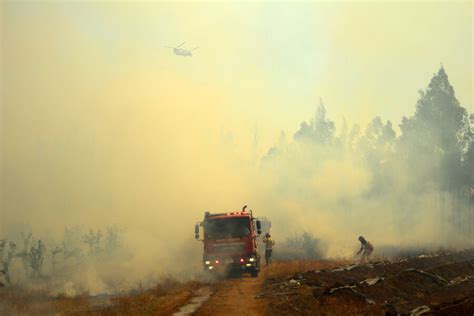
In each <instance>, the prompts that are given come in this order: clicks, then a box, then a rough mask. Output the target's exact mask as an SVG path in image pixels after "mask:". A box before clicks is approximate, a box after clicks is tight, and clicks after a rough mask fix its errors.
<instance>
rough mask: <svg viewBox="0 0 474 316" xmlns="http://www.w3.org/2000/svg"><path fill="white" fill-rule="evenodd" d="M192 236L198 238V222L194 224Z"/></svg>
mask: <svg viewBox="0 0 474 316" xmlns="http://www.w3.org/2000/svg"><path fill="white" fill-rule="evenodd" d="M194 238H196V239H199V224H196V225H194Z"/></svg>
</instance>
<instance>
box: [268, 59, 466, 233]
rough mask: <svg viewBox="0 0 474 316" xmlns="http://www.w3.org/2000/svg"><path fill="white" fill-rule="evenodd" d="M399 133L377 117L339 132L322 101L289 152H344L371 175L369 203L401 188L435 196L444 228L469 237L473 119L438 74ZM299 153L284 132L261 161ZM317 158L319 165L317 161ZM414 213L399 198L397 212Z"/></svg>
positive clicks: (442, 72) (442, 74) (443, 73)
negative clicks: (306, 150) (356, 158)
mask: <svg viewBox="0 0 474 316" xmlns="http://www.w3.org/2000/svg"><path fill="white" fill-rule="evenodd" d="M399 128H400V134H399V135H397V133H396V131H395V129H394V127H393V125H392V122H391V121H386V122H384V121H383V120H382V118H380V117H379V116H377V117H375V118H374V119H372V120H371V122H370V123H369V124H368V126H367V128H366V129H365V130H362V129H361V127H360V126H359V125H358V124H354V125H353V126H352V127H351V128H348V126H347V123H346V121H345V120H344V122H343V123H342V126H341V128H340V130H339V131H336V124H335V123H334V122H333V121H332V120H331V119H330V118H328V117H327V114H326V109H325V107H324V105H323V103H322V101H320V104H319V106H318V107H317V110H316V113H315V115H314V117H313V118H312V119H311V120H310V121H309V122H306V121H304V122H302V123H301V124H300V127H299V129H298V130H297V131H296V133H294V135H293V145H294V146H295V145H297V146H299V148H301V147H306V148H315V147H317V148H318V155H324V154H325V153H330V152H332V153H334V152H336V153H342V152H344V153H349V154H351V155H352V156H354V157H358V159H359V161H360V163H361V164H362V165H363V166H364V168H365V169H366V170H368V171H369V173H370V175H371V177H370V179H371V180H370V185H369V187H368V188H367V189H366V190H365V191H364V193H363V195H364V198H366V199H376V198H380V197H382V198H383V197H387V196H390V195H391V194H393V192H396V191H399V190H400V186H401V183H402V184H403V187H404V190H406V191H407V192H408V191H410V194H413V195H422V194H423V193H426V192H436V195H437V199H436V200H437V202H436V203H438V206H439V207H438V209H440V210H441V212H442V215H441V216H442V219H443V221H445V223H444V224H449V225H451V227H454V228H456V229H457V231H458V232H459V233H460V234H464V235H466V234H470V235H472V234H473V232H474V214H473V213H474V207H473V206H474V114H472V113H471V114H470V115H469V113H468V111H467V110H466V108H464V107H462V106H461V105H460V103H459V101H458V100H457V99H456V96H455V92H454V88H453V87H452V85H451V84H450V82H449V80H448V76H447V74H446V71H445V69H444V68H443V67H441V68H440V69H439V70H438V72H437V73H436V74H434V76H433V77H432V79H431V81H430V83H429V85H428V87H427V88H426V89H425V90H420V91H419V99H418V101H417V103H416V108H415V112H414V114H413V115H411V116H410V117H403V119H402V121H401V123H400V124H399ZM298 150H299V149H298ZM291 151H292V152H291ZM298 154H299V152H298V151H297V150H296V149H295V147H291V146H289V145H288V143H287V141H286V135H285V133H284V132H282V133H281V135H280V140H279V142H278V144H277V145H275V146H273V147H271V148H270V149H269V150H268V152H267V154H266V155H265V156H264V157H263V159H262V165H263V166H265V165H271V164H272V163H275V161H278V159H280V158H281V157H283V156H285V155H286V156H296V155H298ZM314 159H315V163H317V161H316V159H318V157H316V155H315V156H314ZM302 168H304V167H302ZM302 173H304V172H302ZM401 179H402V180H401ZM341 199H344V197H342V198H341ZM405 204H406V205H405ZM411 207H412V206H411V205H408V201H407V200H405V199H404V198H401V199H400V208H402V209H403V208H406V209H410V208H411ZM409 211H411V212H415V211H416V210H413V209H411V210H409Z"/></svg>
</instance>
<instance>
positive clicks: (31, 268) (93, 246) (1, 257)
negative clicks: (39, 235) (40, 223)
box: [0, 226, 122, 286]
mask: <svg viewBox="0 0 474 316" xmlns="http://www.w3.org/2000/svg"><path fill="white" fill-rule="evenodd" d="M20 236H21V238H20V240H19V241H13V240H9V239H6V238H5V239H0V286H2V285H3V286H5V285H8V284H11V283H12V275H11V269H10V268H11V266H12V265H13V264H15V260H17V261H18V263H20V262H21V265H22V267H23V275H24V276H26V277H27V278H28V279H41V278H48V277H52V276H55V274H57V273H60V272H61V271H59V270H61V267H65V266H66V265H67V264H68V263H70V262H69V261H71V260H72V261H74V262H75V263H78V262H82V261H85V260H86V259H90V258H97V257H99V256H101V255H106V256H110V255H113V254H115V253H116V252H117V250H119V249H120V248H121V247H122V237H121V231H120V229H119V228H118V227H116V226H111V227H107V228H106V230H105V232H102V230H101V229H97V230H94V229H92V228H91V229H89V231H87V232H83V231H82V229H81V228H73V229H70V228H66V229H65V231H64V236H63V239H62V241H61V242H60V243H59V244H58V243H56V244H55V243H53V242H51V243H50V245H47V244H46V243H45V242H44V241H43V240H42V239H35V238H34V237H33V235H32V233H28V234H25V233H23V232H22V233H20ZM53 245H54V246H53ZM45 261H47V262H48V263H49V267H48V269H47V270H48V272H45V270H46V269H45V266H44V263H45ZM60 266H61V267H60ZM2 277H3V281H2Z"/></svg>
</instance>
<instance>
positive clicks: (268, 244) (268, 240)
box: [263, 233, 275, 265]
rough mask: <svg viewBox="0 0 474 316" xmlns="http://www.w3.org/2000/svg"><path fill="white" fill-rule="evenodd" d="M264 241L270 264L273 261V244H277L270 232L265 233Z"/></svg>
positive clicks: (267, 259)
mask: <svg viewBox="0 0 474 316" xmlns="http://www.w3.org/2000/svg"><path fill="white" fill-rule="evenodd" d="M263 242H264V243H265V262H266V264H267V265H269V264H270V263H271V262H272V250H273V245H275V241H274V240H273V239H272V237H271V236H270V233H266V234H265V238H263Z"/></svg>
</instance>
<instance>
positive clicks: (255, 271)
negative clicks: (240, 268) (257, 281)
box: [250, 269, 258, 278]
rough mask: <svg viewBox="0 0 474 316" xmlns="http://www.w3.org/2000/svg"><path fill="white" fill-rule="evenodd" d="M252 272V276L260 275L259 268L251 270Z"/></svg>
mask: <svg viewBox="0 0 474 316" xmlns="http://www.w3.org/2000/svg"><path fill="white" fill-rule="evenodd" d="M250 274H251V275H252V278H256V277H258V270H257V269H254V270H252V271H250Z"/></svg>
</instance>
